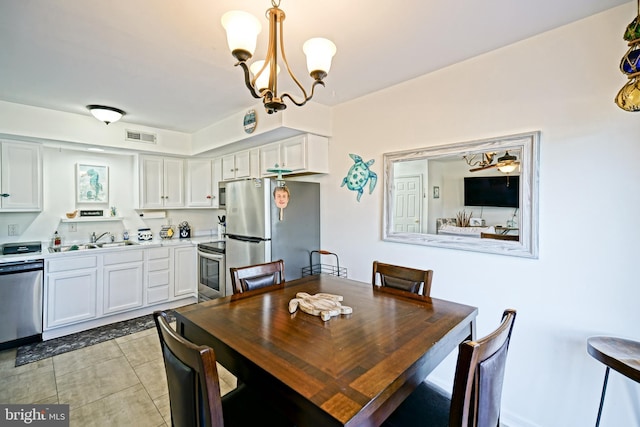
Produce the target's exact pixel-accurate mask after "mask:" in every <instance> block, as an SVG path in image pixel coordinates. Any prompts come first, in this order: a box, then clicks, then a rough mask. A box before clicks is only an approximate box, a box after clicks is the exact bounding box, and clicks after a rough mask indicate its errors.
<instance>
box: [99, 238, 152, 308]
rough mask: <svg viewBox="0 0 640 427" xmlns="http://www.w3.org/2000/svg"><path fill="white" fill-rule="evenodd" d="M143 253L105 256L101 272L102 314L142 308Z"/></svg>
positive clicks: (126, 252) (123, 252)
mask: <svg viewBox="0 0 640 427" xmlns="http://www.w3.org/2000/svg"><path fill="white" fill-rule="evenodd" d="M143 260H144V252H143V251H142V250H139V251H119V252H114V253H110V254H105V255H104V259H103V263H104V268H103V270H102V283H103V290H104V293H103V299H102V304H103V305H102V308H103V313H104V314H111V313H117V312H120V311H126V310H131V309H134V308H138V307H142V294H143V275H142V272H143V267H144V266H143Z"/></svg>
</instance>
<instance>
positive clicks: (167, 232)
mask: <svg viewBox="0 0 640 427" xmlns="http://www.w3.org/2000/svg"><path fill="white" fill-rule="evenodd" d="M172 237H173V227H172V226H170V225H163V226H162V228H161V229H160V238H161V239H171V238H172Z"/></svg>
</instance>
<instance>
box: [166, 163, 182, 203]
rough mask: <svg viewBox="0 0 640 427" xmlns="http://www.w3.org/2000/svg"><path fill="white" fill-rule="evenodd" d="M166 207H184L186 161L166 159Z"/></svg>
mask: <svg viewBox="0 0 640 427" xmlns="http://www.w3.org/2000/svg"><path fill="white" fill-rule="evenodd" d="M163 187H164V207H166V208H179V207H183V206H184V160H183V159H170V158H165V159H164V182H163Z"/></svg>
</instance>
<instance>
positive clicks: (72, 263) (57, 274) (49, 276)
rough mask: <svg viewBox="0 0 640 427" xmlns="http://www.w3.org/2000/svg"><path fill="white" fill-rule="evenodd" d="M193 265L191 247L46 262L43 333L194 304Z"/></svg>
mask: <svg viewBox="0 0 640 427" xmlns="http://www.w3.org/2000/svg"><path fill="white" fill-rule="evenodd" d="M196 262H197V261H196V248H195V246H193V245H192V244H190V243H185V244H184V245H177V246H175V247H173V246H157V247H151V248H135V249H133V248H128V249H124V250H118V249H113V250H110V251H104V252H102V253H97V254H93V255H88V254H87V255H85V254H83V255H77V254H75V253H74V254H65V255H64V256H59V257H55V258H51V259H47V260H46V262H45V282H44V287H45V301H44V310H45V317H44V319H45V321H44V325H43V326H44V330H45V335H46V334H48V336H50V337H56V336H62V335H65V334H68V333H72V332H78V331H80V330H84V329H89V328H92V327H95V326H100V325H102V324H107V323H111V322H113V321H114V320H110V319H114V318H115V319H117V320H124V319H126V318H132V317H137V316H142V315H144V314H149V313H151V312H153V311H154V309H156V308H160V309H166V308H174V307H179V306H181V305H184V304H190V303H193V302H196V301H197V296H198V294H197V284H196V276H197V272H196ZM45 339H49V338H46V337H45Z"/></svg>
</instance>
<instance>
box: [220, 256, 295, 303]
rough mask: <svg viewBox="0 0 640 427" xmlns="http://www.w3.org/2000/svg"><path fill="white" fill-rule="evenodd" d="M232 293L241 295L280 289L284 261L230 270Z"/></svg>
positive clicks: (282, 281) (282, 280) (282, 279)
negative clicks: (262, 290) (256, 290)
mask: <svg viewBox="0 0 640 427" xmlns="http://www.w3.org/2000/svg"><path fill="white" fill-rule="evenodd" d="M230 272H231V284H232V285H233V293H234V294H241V293H243V292H247V291H253V290H255V289H261V288H265V287H271V286H273V287H282V286H283V283H284V281H285V279H284V261H283V260H281V259H279V260H278V261H273V262H266V263H264V264H257V265H250V266H247V267H236V268H231V269H230Z"/></svg>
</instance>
